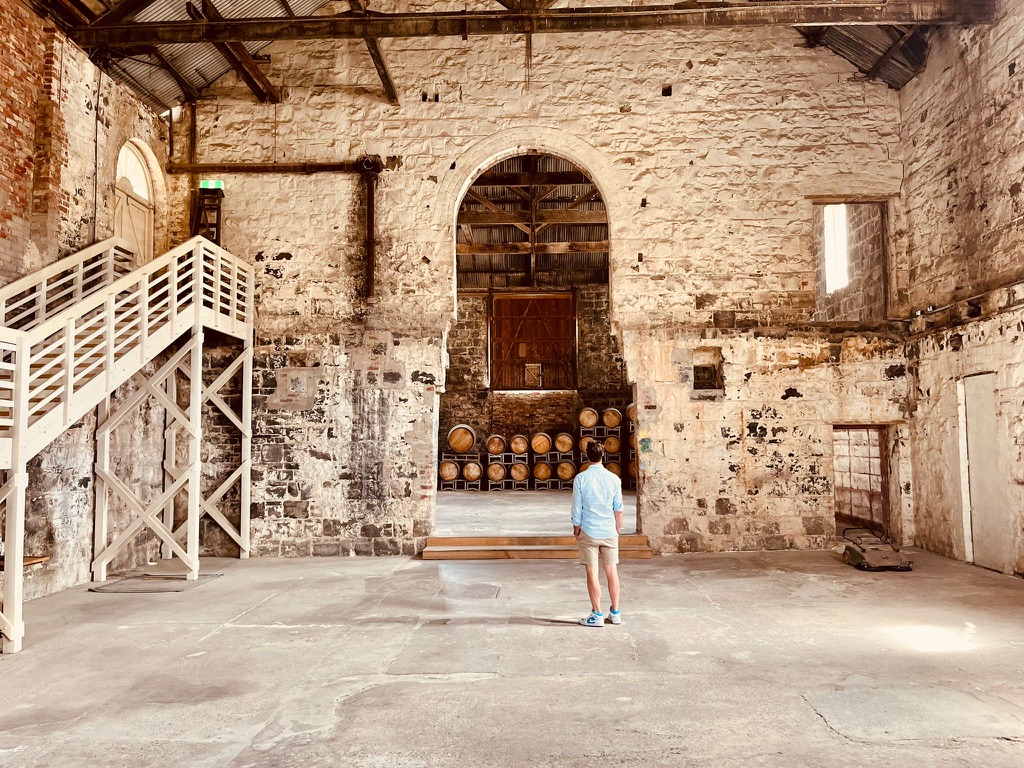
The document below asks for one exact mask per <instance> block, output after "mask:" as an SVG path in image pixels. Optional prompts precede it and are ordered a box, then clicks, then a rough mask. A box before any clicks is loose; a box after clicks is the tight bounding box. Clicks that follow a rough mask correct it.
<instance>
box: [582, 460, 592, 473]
mask: <svg viewBox="0 0 1024 768" xmlns="http://www.w3.org/2000/svg"><path fill="white" fill-rule="evenodd" d="M589 466H590V462H589V461H584V462H583V463H582V464H580V472H586V471H587V467H589Z"/></svg>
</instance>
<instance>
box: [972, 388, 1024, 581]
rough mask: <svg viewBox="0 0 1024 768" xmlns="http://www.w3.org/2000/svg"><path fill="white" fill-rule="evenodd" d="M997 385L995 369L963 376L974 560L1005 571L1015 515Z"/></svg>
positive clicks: (1009, 560) (1011, 552) (1007, 564)
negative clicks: (1004, 464)
mask: <svg viewBox="0 0 1024 768" xmlns="http://www.w3.org/2000/svg"><path fill="white" fill-rule="evenodd" d="M995 389H996V376H995V374H994V373H983V374H979V375H977V376H970V377H968V378H966V379H964V402H965V405H966V416H967V473H968V478H969V486H970V500H971V538H972V539H973V540H974V562H975V563H976V564H977V565H980V566H983V567H985V568H992V569H993V570H996V571H1005V570H1006V569H1007V568H1008V567H1009V566H1010V565H1011V564H1012V560H1013V550H1014V540H1013V530H1014V519H1013V517H1014V515H1013V509H1011V506H1010V505H1009V504H1007V503H1006V502H1005V500H1004V499H1003V494H1002V489H1003V482H1004V478H1003V477H1002V475H1001V473H1000V470H999V467H1000V461H999V438H998V434H999V433H998V425H997V423H996V393H995Z"/></svg>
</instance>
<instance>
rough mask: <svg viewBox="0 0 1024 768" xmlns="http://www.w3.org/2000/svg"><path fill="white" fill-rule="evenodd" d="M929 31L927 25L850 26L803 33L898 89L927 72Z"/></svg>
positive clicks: (813, 41) (811, 40) (803, 29)
mask: <svg viewBox="0 0 1024 768" xmlns="http://www.w3.org/2000/svg"><path fill="white" fill-rule="evenodd" d="M929 30H930V28H929V27H925V26H921V27H899V26H878V27H870V26H847V27H826V28H824V29H821V28H819V29H809V28H801V29H800V33H801V34H802V35H804V37H806V38H807V39H808V41H809V42H811V43H812V44H818V45H824V46H826V47H828V48H831V49H832V50H833V51H834V52H835V53H837V54H839V55H840V56H842V57H843V58H844V59H846V60H847V61H849V62H850V63H851V64H853V65H854V66H855V67H857V69H859V70H860V71H861V72H862V73H863V74H869V73H872V72H873V73H874V76H875V77H877V78H878V79H879V80H881V81H883V82H884V83H886V84H888V85H889V87H891V88H895V89H896V90H899V89H900V88H902V87H903V86H905V85H906V84H907V83H909V82H910V81H911V80H913V79H914V77H915V76H916V75H917V73H918V72H920V71H921V70H922V69H924V65H925V60H926V57H927V54H928V32H929ZM890 51H891V52H890ZM883 59H884V61H883ZM879 62H881V65H879ZM876 69H877V71H874V70H876Z"/></svg>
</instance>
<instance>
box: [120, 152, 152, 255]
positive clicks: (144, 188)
mask: <svg viewBox="0 0 1024 768" xmlns="http://www.w3.org/2000/svg"><path fill="white" fill-rule="evenodd" d="M116 177H117V178H116V181H115V184H114V236H115V237H120V238H121V239H123V240H125V241H127V242H128V244H129V246H131V248H132V250H133V251H134V252H135V256H136V261H137V263H138V264H145V263H146V262H148V261H149V260H150V259H152V258H153V220H154V215H153V210H154V206H153V197H154V195H153V180H152V178H151V177H150V175H149V167H148V165H147V163H146V158H145V157H144V156H143V154H142V151H141V150H140V149H139V148H138V147H136V146H135V144H134V143H132V142H131V141H129V142H126V143H125V145H124V146H123V147H121V151H120V152H119V153H118V155H117V171H116Z"/></svg>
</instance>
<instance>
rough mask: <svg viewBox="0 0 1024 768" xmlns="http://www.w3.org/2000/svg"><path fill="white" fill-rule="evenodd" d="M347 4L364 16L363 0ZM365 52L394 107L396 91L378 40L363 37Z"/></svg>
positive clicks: (354, 0) (350, 0) (396, 102)
mask: <svg viewBox="0 0 1024 768" xmlns="http://www.w3.org/2000/svg"><path fill="white" fill-rule="evenodd" d="M348 4H349V5H350V6H352V10H353V11H354V12H356V13H358V14H360V15H362V16H365V15H366V6H365V5H364V4H363V0H348ZM363 39H364V40H365V41H366V50H367V52H368V53H369V54H370V59H372V60H373V66H374V68H376V70H377V77H379V78H380V84H381V85H382V86H383V87H384V93H385V94H386V95H387V97H388V103H389V104H391V105H392V106H394V107H397V106H398V105H399V102H398V89H397V88H395V82H394V80H392V79H391V72H390V71H388V63H387V61H386V60H385V59H384V51H382V50H381V47H380V40H378V39H377V38H375V37H365V38H363Z"/></svg>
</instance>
